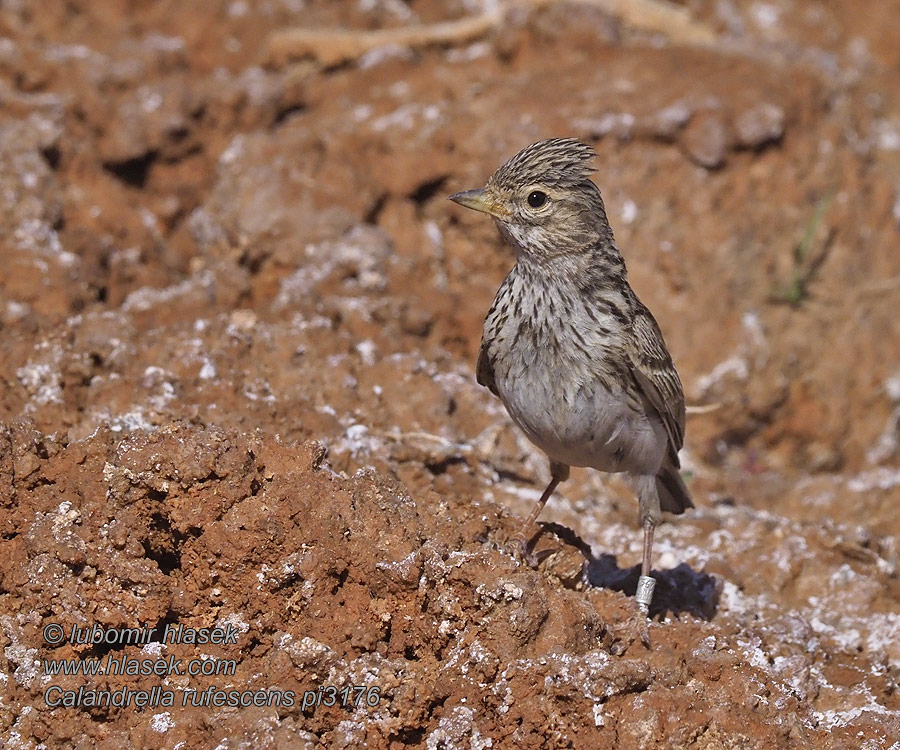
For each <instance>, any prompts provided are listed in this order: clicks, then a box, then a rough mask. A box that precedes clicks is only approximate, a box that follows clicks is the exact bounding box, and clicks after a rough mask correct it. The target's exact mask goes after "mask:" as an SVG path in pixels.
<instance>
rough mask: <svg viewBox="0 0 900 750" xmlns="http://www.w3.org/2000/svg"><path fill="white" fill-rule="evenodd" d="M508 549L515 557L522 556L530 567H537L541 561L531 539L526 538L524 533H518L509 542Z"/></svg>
mask: <svg viewBox="0 0 900 750" xmlns="http://www.w3.org/2000/svg"><path fill="white" fill-rule="evenodd" d="M507 551H508V552H509V554H511V555H512V556H513V557H521V558H522V560H523V561H524V563H525V564H526V565H527V566H528V567H529V568H536V567H537V566H538V564H539V563H540V560H538V557H537V555H536V554H535V553H534V550H533V549H532V544H531V540H530V539H526V538H525V536H524V535H522V534H516V536H514V537H513V538H512V539H510V540H509V543H508V544H507Z"/></svg>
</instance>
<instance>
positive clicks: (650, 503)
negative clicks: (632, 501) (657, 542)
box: [635, 475, 662, 615]
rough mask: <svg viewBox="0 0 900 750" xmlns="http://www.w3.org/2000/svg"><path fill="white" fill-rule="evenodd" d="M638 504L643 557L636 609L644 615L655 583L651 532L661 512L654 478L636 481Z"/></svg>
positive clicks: (647, 477) (640, 478)
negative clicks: (642, 534)
mask: <svg viewBox="0 0 900 750" xmlns="http://www.w3.org/2000/svg"><path fill="white" fill-rule="evenodd" d="M637 492H638V502H639V504H640V514H641V523H642V524H643V526H644V556H643V558H642V560H641V577H640V578H638V585H637V592H636V593H635V599H637V603H638V607H639V608H640V610H641V612H643V613H644V614H645V615H646V614H647V613H648V611H649V610H650V601H651V600H652V599H653V588H654V586H656V581H654V580H653V578H651V577H650V559H651V557H652V555H653V532H654V530H655V529H656V524H658V523H659V521H660V518H661V516H662V512H661V510H660V507H659V491H658V490H657V489H656V477H655V476H653V475H644V476H641V477H639V478H638V480H637Z"/></svg>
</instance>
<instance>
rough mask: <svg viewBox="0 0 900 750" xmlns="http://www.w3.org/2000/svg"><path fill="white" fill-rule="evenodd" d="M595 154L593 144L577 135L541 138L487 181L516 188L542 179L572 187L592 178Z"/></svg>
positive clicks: (547, 182) (544, 181)
mask: <svg viewBox="0 0 900 750" xmlns="http://www.w3.org/2000/svg"><path fill="white" fill-rule="evenodd" d="M596 155H597V154H596V152H595V151H594V149H593V147H591V146H589V145H588V144H587V143H583V142H582V141H579V140H578V139H577V138H551V139H549V140H546V141H538V142H537V143H534V144H532V145H531V146H528V148H525V149H523V150H522V151H520V152H519V153H518V154H516V155H515V156H514V157H513V158H512V159H510V160H509V161H508V162H506V164H504V165H503V166H502V167H500V169H498V170H497V171H496V172H495V173H494V175H493V177H491V179H490V181H489V182H488V184H489V185H496V186H497V187H499V188H513V187H517V186H521V185H528V184H531V183H535V182H540V183H542V184H544V185H546V186H547V187H556V188H567V187H573V186H575V185H578V184H580V183H582V182H584V181H585V180H589V179H590V176H591V173H592V172H594V167H593V166H592V164H591V162H592V161H593V159H594V157H595V156H596Z"/></svg>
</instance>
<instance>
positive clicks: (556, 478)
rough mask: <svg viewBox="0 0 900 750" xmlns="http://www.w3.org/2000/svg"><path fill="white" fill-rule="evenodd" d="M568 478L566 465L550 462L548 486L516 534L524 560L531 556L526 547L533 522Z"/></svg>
mask: <svg viewBox="0 0 900 750" xmlns="http://www.w3.org/2000/svg"><path fill="white" fill-rule="evenodd" d="M568 478H569V467H568V466H566V464H560V463H557V462H556V461H551V462H550V484H548V485H547V488H546V489H545V490H544V493H543V494H542V495H541V499H540V500H538V502H537V505H536V506H535V508H534V510H533V511H531V514H530V515H529V516H528V518H527V519H526V520H525V523H523V524H522V526H521V528H520V529H519V533H518V534H516V539H517V540H518V541H519V544H520V545H521V546H522V551H523V553H524V554H525V558H526V559H528V558H529V557H530V556H531V550H530V549H529V546H528V539H529V536H528V532H529V531H531V529H532V527H533V526H534V522H535V521H537V517H538V516H539V515H540V514H541V511H542V510H543V509H544V506H545V505H546V504H547V501H548V500H549V499H550V496H551V495H552V494H553V491H554V490H555V489H556V487H557V486H558V485H559V483H560V482H565V481H566V480H567V479H568Z"/></svg>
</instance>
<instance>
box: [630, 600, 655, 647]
mask: <svg viewBox="0 0 900 750" xmlns="http://www.w3.org/2000/svg"><path fill="white" fill-rule="evenodd" d="M632 622H633V626H634V634H635V635H636V636H637V637H638V638H640V639H641V643H643V644H644V648H645V649H647V650H648V651H649V650H650V648H651V646H650V618H648V617H647V612H646V611H645V610H644V608H643V607H641V606H640V605H638V608H637V612H635V613H634V616H633V619H632Z"/></svg>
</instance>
